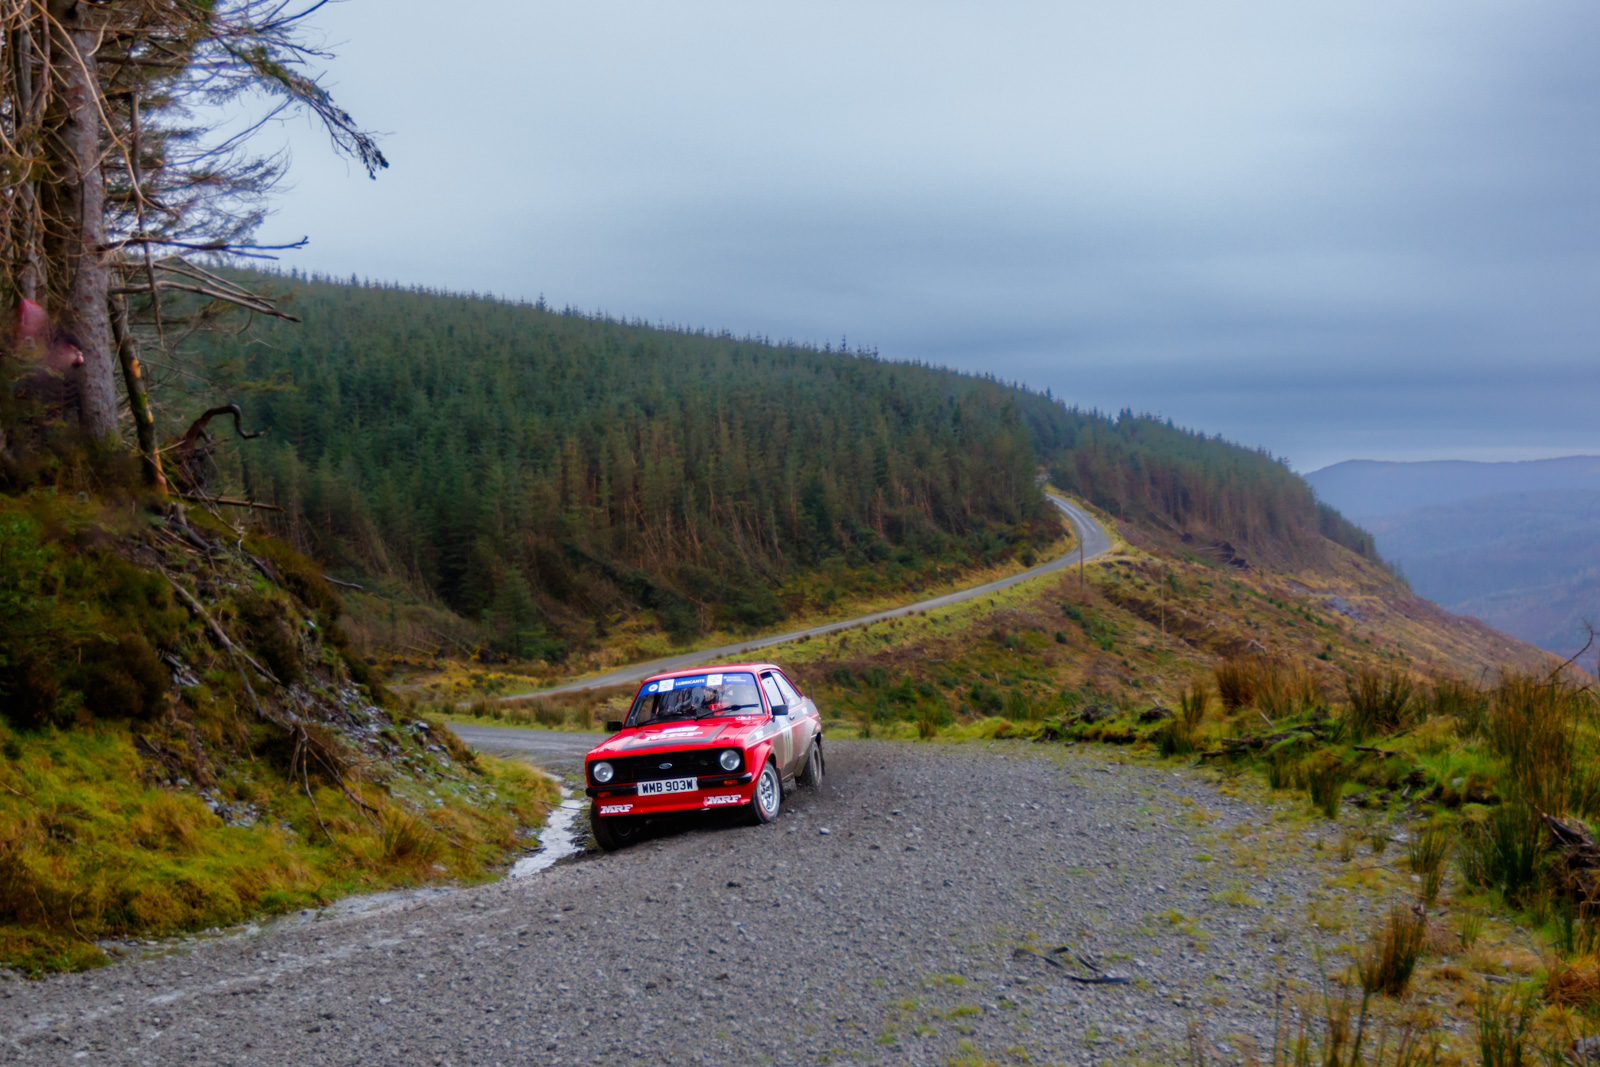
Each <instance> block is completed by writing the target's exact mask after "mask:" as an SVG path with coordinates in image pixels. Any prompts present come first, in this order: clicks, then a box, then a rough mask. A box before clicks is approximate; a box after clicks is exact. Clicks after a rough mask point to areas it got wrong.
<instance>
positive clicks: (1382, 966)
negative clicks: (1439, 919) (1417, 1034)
mask: <svg viewBox="0 0 1600 1067" xmlns="http://www.w3.org/2000/svg"><path fill="white" fill-rule="evenodd" d="M1426 935H1427V918H1426V916H1424V915H1422V914H1421V913H1420V912H1414V911H1412V910H1411V909H1410V908H1406V907H1402V906H1400V905H1399V904H1396V905H1394V906H1393V907H1391V908H1390V909H1389V917H1388V918H1387V919H1386V920H1385V921H1384V923H1383V925H1382V926H1380V927H1379V928H1378V929H1377V930H1375V931H1374V932H1373V935H1372V940H1371V941H1370V942H1369V943H1368V945H1367V954H1366V956H1365V957H1364V958H1363V959H1362V960H1361V963H1360V965H1359V971H1360V977H1361V989H1362V991H1363V992H1365V993H1367V994H1369V995H1371V994H1373V993H1382V994H1383V995H1384V996H1388V997H1398V996H1401V995H1403V994H1404V993H1405V991H1406V987H1407V986H1409V985H1410V984H1411V975H1412V973H1413V972H1414V971H1416V969H1417V960H1418V959H1420V958H1421V956H1422V945H1423V941H1424V940H1425V938H1426Z"/></svg>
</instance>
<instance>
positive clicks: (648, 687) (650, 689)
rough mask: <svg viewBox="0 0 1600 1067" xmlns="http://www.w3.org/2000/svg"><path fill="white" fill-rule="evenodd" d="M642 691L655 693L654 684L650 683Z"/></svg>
mask: <svg viewBox="0 0 1600 1067" xmlns="http://www.w3.org/2000/svg"><path fill="white" fill-rule="evenodd" d="M644 691H645V692H646V693H654V692H655V691H656V683H654V682H651V683H650V684H649V685H647V686H645V687H644Z"/></svg>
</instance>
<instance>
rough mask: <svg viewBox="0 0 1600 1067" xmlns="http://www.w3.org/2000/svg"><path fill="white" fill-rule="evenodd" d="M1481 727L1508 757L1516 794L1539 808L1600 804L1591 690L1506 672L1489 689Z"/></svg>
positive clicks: (1579, 809)
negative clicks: (1486, 709) (1487, 703)
mask: <svg viewBox="0 0 1600 1067" xmlns="http://www.w3.org/2000/svg"><path fill="white" fill-rule="evenodd" d="M1483 733H1484V736H1485V738H1486V739H1487V741H1488V743H1489V747H1490V749H1491V750H1492V751H1493V752H1494V753H1495V754H1496V755H1498V756H1499V757H1500V758H1501V759H1503V760H1505V763H1506V768H1507V771H1508V772H1509V777H1510V780H1511V783H1512V784H1513V786H1514V787H1515V791H1516V793H1517V794H1518V796H1520V798H1521V799H1522V800H1524V801H1525V802H1526V803H1527V804H1529V805H1531V806H1532V807H1533V808H1535V809H1536V810H1538V811H1541V812H1548V813H1550V814H1553V815H1562V814H1565V813H1567V812H1569V811H1570V812H1572V813H1574V814H1577V815H1584V816H1587V815H1591V814H1594V813H1595V812H1596V811H1597V810H1600V808H1597V805H1600V768H1597V767H1596V765H1595V759H1596V756H1597V751H1596V748H1595V744H1594V698H1593V695H1592V694H1591V693H1589V692H1588V691H1587V690H1584V689H1579V688H1577V687H1575V686H1572V685H1568V684H1564V683H1562V682H1560V681H1558V680H1552V679H1546V678H1534V677H1531V676H1529V675H1508V676H1507V677H1505V678H1503V679H1501V681H1500V683H1499V684H1498V685H1497V686H1495V687H1494V689H1493V691H1492V692H1491V693H1490V694H1489V706H1488V712H1487V715H1486V717H1485V720H1484V724H1483Z"/></svg>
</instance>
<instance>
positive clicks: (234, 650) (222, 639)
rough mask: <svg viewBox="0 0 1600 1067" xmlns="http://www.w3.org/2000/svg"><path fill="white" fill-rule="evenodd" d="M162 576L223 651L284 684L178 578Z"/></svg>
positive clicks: (277, 683) (164, 573) (165, 573)
mask: <svg viewBox="0 0 1600 1067" xmlns="http://www.w3.org/2000/svg"><path fill="white" fill-rule="evenodd" d="M161 575H162V577H164V578H166V580H167V582H168V583H169V584H170V585H171V586H172V588H173V589H175V590H177V593H178V596H180V597H182V598H183V602H184V603H185V604H187V605H188V607H189V610H190V611H191V612H193V613H194V616H195V618H197V619H199V620H200V621H201V622H203V623H205V624H206V628H207V629H209V630H210V631H211V635H212V636H213V637H215V638H216V639H217V641H218V643H219V644H221V645H222V647H223V649H224V650H226V651H227V652H228V654H229V655H232V656H236V657H238V658H239V659H242V660H244V661H245V662H246V663H248V664H250V666H251V667H254V668H255V670H256V672H257V673H258V674H260V675H261V677H263V678H265V679H266V680H267V681H269V682H271V683H272V684H273V685H282V684H283V683H282V682H280V681H278V678H277V676H276V675H274V674H273V673H272V672H271V671H269V670H267V669H266V668H265V667H263V666H262V665H261V664H259V663H257V662H256V661H255V659H254V657H252V656H251V655H250V653H248V652H246V651H245V650H244V649H242V648H240V647H239V646H238V645H237V644H235V643H234V641H233V639H232V638H231V637H229V636H228V635H227V633H225V632H224V631H223V629H222V627H221V626H220V625H218V623H217V620H216V619H213V618H212V617H211V614H210V613H209V612H207V611H206V609H205V606H204V605H202V604H201V603H200V601H198V600H196V599H195V596H194V594H193V593H191V592H189V590H187V589H185V588H184V587H183V586H182V585H181V584H179V582H178V580H177V579H176V578H174V577H173V576H172V575H170V574H168V573H167V572H166V571H164V570H163V571H162V572H161ZM249 685H250V683H249V681H248V680H246V682H245V687H246V688H249ZM250 696H251V699H254V698H255V693H254V691H252V692H251V694H250ZM256 710H257V711H260V710H261V705H260V703H259V702H258V703H257V704H256ZM262 716H263V718H265V717H266V714H265V713H264V712H263V713H262Z"/></svg>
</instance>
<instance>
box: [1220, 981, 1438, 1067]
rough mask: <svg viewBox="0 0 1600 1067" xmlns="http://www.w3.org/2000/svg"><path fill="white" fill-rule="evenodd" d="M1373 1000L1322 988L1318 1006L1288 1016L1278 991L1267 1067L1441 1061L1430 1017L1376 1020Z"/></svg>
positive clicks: (1380, 1066)
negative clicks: (1335, 993)
mask: <svg viewBox="0 0 1600 1067" xmlns="http://www.w3.org/2000/svg"><path fill="white" fill-rule="evenodd" d="M1372 998H1373V994H1371V993H1365V994H1363V995H1362V996H1361V998H1360V999H1359V1000H1356V999H1355V998H1354V996H1353V995H1352V993H1351V991H1350V989H1349V987H1348V986H1346V987H1344V988H1342V989H1341V991H1340V993H1339V995H1338V996H1337V997H1335V996H1333V995H1332V993H1331V992H1330V991H1329V990H1328V989H1327V987H1326V985H1325V986H1324V992H1323V995H1322V998H1321V1001H1320V1003H1319V1002H1318V1000H1317V999H1316V998H1314V997H1307V998H1305V999H1304V1000H1303V1001H1301V1002H1300V1004H1299V1010H1298V1011H1296V1012H1294V1013H1293V1017H1291V1015H1290V1014H1289V1013H1288V1012H1286V1011H1285V1010H1284V1009H1285V1006H1286V999H1287V998H1285V997H1284V996H1283V995H1282V994H1281V992H1280V995H1279V997H1278V1013H1277V1021H1276V1024H1275V1027H1274V1034H1273V1043H1272V1056H1271V1059H1270V1060H1268V1061H1267V1062H1269V1063H1270V1064H1271V1065H1272V1067H1436V1065H1438V1064H1440V1063H1442V1062H1444V1061H1443V1058H1442V1054H1443V1052H1444V1049H1443V1046H1442V1043H1441V1040H1440V1033H1439V1029H1438V1026H1437V1023H1436V1020H1435V1019H1434V1018H1433V1017H1432V1016H1431V1015H1430V1014H1428V1013H1427V1012H1426V1011H1425V1010H1411V1011H1406V1012H1401V1013H1399V1014H1398V1016H1395V1015H1394V1014H1393V1013H1387V1014H1385V1015H1383V1016H1382V1017H1376V1016H1377V1015H1378V1013H1375V1012H1374V1011H1373V1002H1372ZM1296 1018H1297V1019H1298V1022H1297V1023H1296V1022H1295V1019H1296ZM1193 1062H1194V1060H1193V1058H1192V1057H1191V1063H1193ZM1202 1062H1203V1061H1202ZM1246 1062H1255V1061H1254V1060H1253V1059H1251V1060H1247V1061H1246ZM1450 1062H1456V1061H1450Z"/></svg>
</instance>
